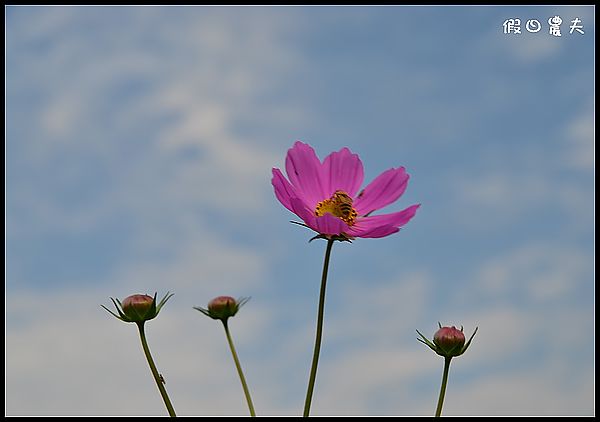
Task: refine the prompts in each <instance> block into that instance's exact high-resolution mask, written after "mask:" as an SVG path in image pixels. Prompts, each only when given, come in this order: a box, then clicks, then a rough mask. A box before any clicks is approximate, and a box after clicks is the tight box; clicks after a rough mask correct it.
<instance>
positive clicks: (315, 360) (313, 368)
mask: <svg viewBox="0 0 600 422" xmlns="http://www.w3.org/2000/svg"><path fill="white" fill-rule="evenodd" d="M333 242H335V240H333V239H328V240H327V249H326V250H325V261H324V262H323V275H322V276H321V293H320V295H319V313H318V316H317V334H316V337H315V350H314V352H313V359H312V366H311V369H310V378H309V380H308V389H307V390H306V400H305V401H304V414H303V415H304V417H308V416H309V414H310V403H311V401H312V395H313V390H314V388H315V379H316V378H317V365H318V363H319V351H320V350H321V338H322V336H323V311H324V310H325V286H326V284H327V271H328V270H329V257H330V256H331V247H332V246H333Z"/></svg>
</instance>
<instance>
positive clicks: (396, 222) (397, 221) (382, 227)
mask: <svg viewBox="0 0 600 422" xmlns="http://www.w3.org/2000/svg"><path fill="white" fill-rule="evenodd" d="M420 206H421V204H416V205H411V206H410V207H408V208H406V209H405V210H402V211H398V212H394V213H391V214H382V215H373V216H370V217H359V218H358V219H357V220H356V224H355V225H354V226H352V227H350V230H349V231H348V234H349V235H351V236H354V237H383V236H387V235H389V234H392V233H395V232H397V231H398V230H399V229H400V227H402V226H404V225H405V224H406V223H408V222H409V221H410V220H411V219H412V218H413V217H414V216H415V214H416V213H417V209H419V207H420ZM393 229H396V230H393ZM380 234H381V235H380Z"/></svg>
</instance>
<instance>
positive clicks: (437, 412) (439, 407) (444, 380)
mask: <svg viewBox="0 0 600 422" xmlns="http://www.w3.org/2000/svg"><path fill="white" fill-rule="evenodd" d="M451 360H452V357H445V358H444V374H443V375H442V386H441V387H440V397H439V398H438V404H437V409H436V410H435V416H436V417H439V416H441V415H442V406H443V405H444V396H445V395H446V385H447V384H448V372H449V370H450V361H451Z"/></svg>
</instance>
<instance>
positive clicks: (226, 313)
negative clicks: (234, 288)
mask: <svg viewBox="0 0 600 422" xmlns="http://www.w3.org/2000/svg"><path fill="white" fill-rule="evenodd" d="M248 300H249V298H240V299H238V300H236V299H234V298H232V297H231V296H217V297H215V298H214V299H213V300H211V301H210V302H208V307H207V309H204V308H200V307H194V309H196V310H198V311H200V312H202V313H203V314H204V315H206V316H209V317H211V318H212V319H220V320H221V321H227V319H228V318H229V317H232V316H234V315H235V314H237V312H238V311H239V309H240V308H241V307H242V305H244V304H245V303H246V302H247V301H248Z"/></svg>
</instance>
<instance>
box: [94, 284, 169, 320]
mask: <svg viewBox="0 0 600 422" xmlns="http://www.w3.org/2000/svg"><path fill="white" fill-rule="evenodd" d="M171 296H173V294H172V293H168V292H167V294H166V295H165V297H163V298H162V300H161V301H160V302H159V303H158V304H157V303H156V293H154V297H152V296H148V295H139V294H138V295H131V296H127V297H126V298H125V299H124V300H123V303H121V302H120V301H119V299H113V298H112V297H111V298H110V300H112V302H113V304H114V305H115V308H117V313H116V314H115V313H114V312H113V311H111V310H110V309H108V308H107V307H106V306H104V305H102V307H103V308H104V309H106V310H107V311H108V312H110V313H111V314H112V315H113V316H114V317H116V318H118V319H120V320H121V321H123V322H135V323H137V324H143V323H144V322H146V321H149V320H151V319H153V318H156V315H158V313H159V312H160V310H161V309H162V307H163V305H164V304H165V303H167V300H169V299H170V298H171Z"/></svg>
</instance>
